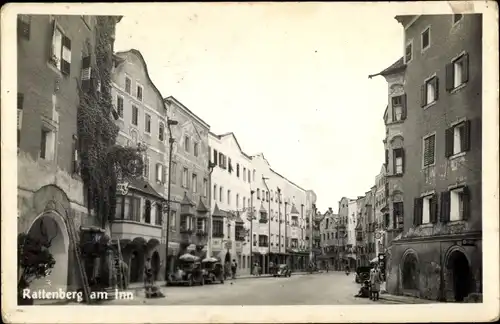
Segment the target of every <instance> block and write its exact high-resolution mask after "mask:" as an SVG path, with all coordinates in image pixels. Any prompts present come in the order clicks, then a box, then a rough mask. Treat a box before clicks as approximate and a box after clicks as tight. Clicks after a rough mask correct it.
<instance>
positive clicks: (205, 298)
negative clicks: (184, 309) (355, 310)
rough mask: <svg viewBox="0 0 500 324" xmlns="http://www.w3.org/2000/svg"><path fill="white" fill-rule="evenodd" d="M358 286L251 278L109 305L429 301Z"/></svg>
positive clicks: (314, 277) (333, 275) (347, 280)
mask: <svg viewBox="0 0 500 324" xmlns="http://www.w3.org/2000/svg"><path fill="white" fill-rule="evenodd" d="M359 287H360V286H359V284H356V283H355V282H354V274H350V275H349V276H346V274H345V273H344V272H334V271H332V272H328V273H326V272H323V273H314V274H292V276H291V277H289V278H273V277H255V278H246V279H236V280H227V281H225V283H224V284H210V285H208V284H207V285H204V286H193V287H184V286H180V287H175V286H174V287H161V289H162V292H163V293H164V294H165V296H166V297H165V298H155V299H146V298H145V297H144V292H143V290H139V289H137V290H135V291H134V299H133V300H113V301H109V302H107V303H106V304H109V305H362V304H371V305H372V304H376V303H379V304H402V303H412V304H415V303H428V302H429V301H425V300H420V299H415V298H408V297H406V298H405V297H398V296H391V295H387V294H383V295H380V297H381V299H380V300H379V301H371V300H369V299H368V298H356V297H354V295H355V294H356V293H357V292H358V290H359Z"/></svg>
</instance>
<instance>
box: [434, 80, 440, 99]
mask: <svg viewBox="0 0 500 324" xmlns="http://www.w3.org/2000/svg"><path fill="white" fill-rule="evenodd" d="M433 82H434V93H435V95H434V101H437V100H438V99H439V78H438V77H437V76H436V77H434V80H433Z"/></svg>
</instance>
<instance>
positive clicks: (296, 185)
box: [269, 168, 305, 191]
mask: <svg viewBox="0 0 500 324" xmlns="http://www.w3.org/2000/svg"><path fill="white" fill-rule="evenodd" d="M269 170H271V172H273V173H275V174H276V175H278V176H280V177H282V178H283V179H285V180H286V181H288V182H290V183H291V184H293V185H294V186H295V187H297V188H299V189H300V190H304V191H305V189H304V188H302V187H301V186H299V185H298V184H296V183H294V182H292V181H290V180H288V179H287V178H286V177H284V176H282V175H281V174H279V173H278V172H276V171H274V170H273V169H271V168H269Z"/></svg>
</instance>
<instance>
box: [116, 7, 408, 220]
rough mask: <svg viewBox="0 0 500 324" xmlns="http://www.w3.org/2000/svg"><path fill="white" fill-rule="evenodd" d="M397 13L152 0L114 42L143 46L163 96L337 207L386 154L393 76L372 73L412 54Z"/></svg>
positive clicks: (371, 178)
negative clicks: (386, 119)
mask: <svg viewBox="0 0 500 324" xmlns="http://www.w3.org/2000/svg"><path fill="white" fill-rule="evenodd" d="M160 8H161V9H160ZM394 15H395V13H394V12H392V11H387V10H386V11H382V12H380V11H377V12H376V14H375V12H374V11H373V7H368V6H363V5H361V4H358V5H353V4H349V5H342V3H340V4H338V3H337V4H336V3H303V4H300V5H297V4H293V3H284V4H280V3H274V4H272V3H271V4H270V3H260V4H259V3H254V4H237V3H233V4H229V3H226V4H224V3H216V4H214V3H212V4H199V3H198V4H179V3H177V4H168V5H165V6H162V7H157V8H154V7H153V8H151V7H146V6H145V7H144V8H140V7H138V10H137V11H136V12H135V14H134V15H131V14H127V15H126V16H124V18H123V19H122V20H121V22H120V23H119V24H118V25H117V31H116V42H115V50H116V51H122V50H128V49H131V48H135V49H137V50H139V51H140V52H141V53H142V55H143V56H144V59H145V60H146V63H147V66H148V71H149V74H150V77H151V79H152V81H153V82H154V83H155V85H156V86H157V88H158V89H159V90H160V92H161V93H162V95H163V97H168V96H171V95H172V96H174V97H175V98H177V99H178V100H179V101H180V102H182V103H183V104H184V105H185V106H186V107H188V108H189V109H190V110H191V111H193V112H194V113H195V114H196V115H198V116H199V117H200V118H202V119H203V120H204V121H205V122H207V123H208V124H209V125H210V128H211V131H212V132H213V133H215V134H221V133H226V132H234V133H235V135H236V137H237V139H238V142H239V143H240V145H241V147H242V149H243V150H244V152H245V153H247V154H250V155H253V154H257V153H261V152H262V153H264V156H265V157H266V159H267V160H268V161H269V163H270V165H271V167H272V168H273V169H274V170H275V171H277V172H278V173H280V174H282V175H283V176H285V177H287V178H288V179H290V180H291V181H293V182H294V183H296V184H298V185H299V186H301V187H302V188H304V189H312V190H314V191H315V192H316V194H317V197H318V200H317V206H318V209H319V210H320V211H321V212H325V211H326V210H327V209H328V207H332V208H333V210H334V211H337V210H338V202H339V200H340V199H341V198H342V197H344V196H345V197H349V198H356V197H357V196H361V195H364V193H365V192H366V191H368V190H369V189H370V188H371V187H372V186H373V185H374V184H375V176H376V175H377V174H378V173H379V172H380V168H381V166H382V163H383V161H384V146H383V143H382V140H383V138H384V134H385V126H384V123H383V119H382V117H383V113H384V110H385V108H386V106H387V101H388V98H387V83H386V81H385V79H384V78H383V77H381V76H379V77H375V78H373V79H371V80H370V79H368V75H370V74H376V73H378V72H380V71H381V70H383V69H385V68H386V67H388V66H390V65H391V64H392V63H394V62H395V61H396V60H398V59H399V58H400V57H401V56H402V54H403V28H402V26H401V25H399V24H398V23H397V21H396V20H395V19H394Z"/></svg>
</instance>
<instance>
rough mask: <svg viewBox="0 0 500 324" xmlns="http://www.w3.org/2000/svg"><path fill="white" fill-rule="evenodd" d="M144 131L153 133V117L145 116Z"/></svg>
mask: <svg viewBox="0 0 500 324" xmlns="http://www.w3.org/2000/svg"><path fill="white" fill-rule="evenodd" d="M144 131H145V132H146V133H151V115H149V114H144Z"/></svg>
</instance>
